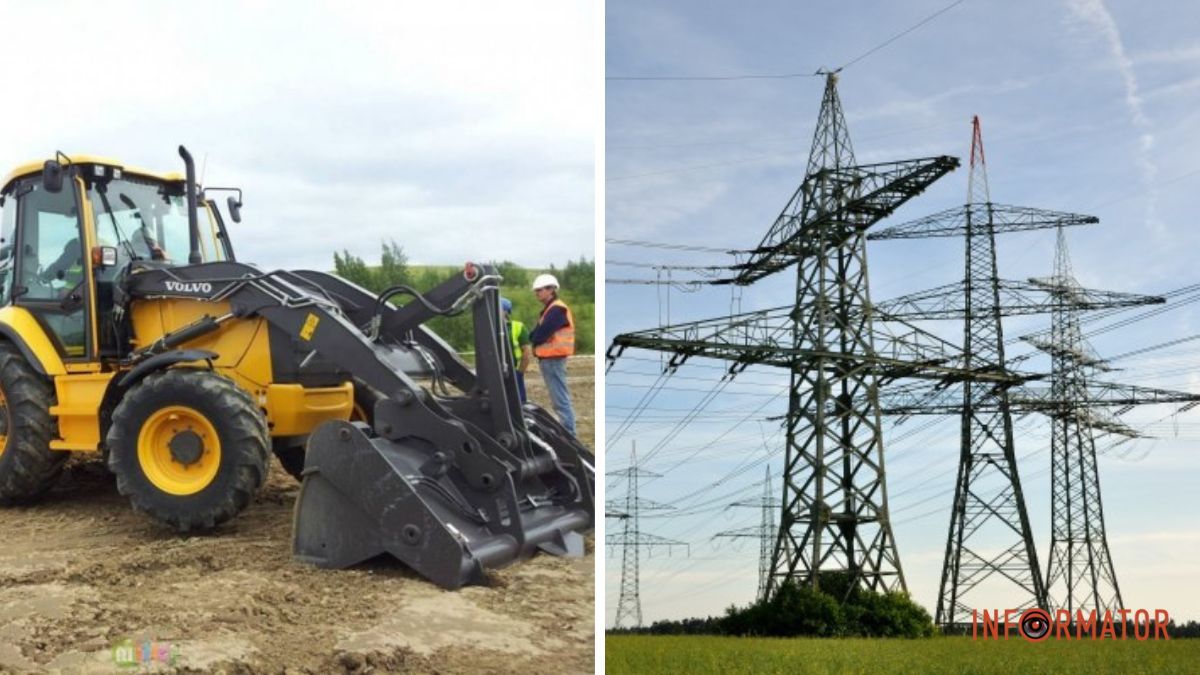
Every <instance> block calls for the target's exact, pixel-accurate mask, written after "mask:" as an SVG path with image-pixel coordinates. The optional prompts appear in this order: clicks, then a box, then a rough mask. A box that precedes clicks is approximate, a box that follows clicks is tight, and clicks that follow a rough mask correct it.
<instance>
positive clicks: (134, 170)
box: [0, 155, 184, 192]
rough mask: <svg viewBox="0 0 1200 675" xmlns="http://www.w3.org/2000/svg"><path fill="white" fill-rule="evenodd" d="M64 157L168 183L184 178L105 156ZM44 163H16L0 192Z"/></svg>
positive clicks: (32, 172)
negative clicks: (130, 164) (127, 164)
mask: <svg viewBox="0 0 1200 675" xmlns="http://www.w3.org/2000/svg"><path fill="white" fill-rule="evenodd" d="M66 157H67V159H68V160H69V161H70V162H71V164H100V165H102V166H111V167H113V168H116V169H120V170H121V171H122V172H123V173H131V174H136V175H138V176H144V177H146V178H152V179H156V180H161V181H165V182H168V183H176V182H180V183H181V182H183V180H184V177H183V174H181V173H179V172H178V171H170V172H167V173H162V172H159V171H150V170H148V169H141V168H138V167H136V166H126V165H125V164H124V163H122V162H119V161H117V160H115V159H109V158H107V157H97V156H95V155H67V156H66ZM45 163H46V160H44V159H41V160H35V161H32V162H26V163H25V164H20V165H18V166H17V168H15V169H13V170H12V171H11V172H9V174H8V175H7V176H5V177H4V182H3V183H0V192H3V191H5V190H7V189H8V186H9V185H10V184H12V182H13V181H14V180H17V179H18V178H24V177H26V176H31V175H34V174H39V173H41V172H42V167H43V166H44V165H45Z"/></svg>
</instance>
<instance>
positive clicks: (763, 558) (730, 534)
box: [713, 466, 779, 600]
mask: <svg viewBox="0 0 1200 675" xmlns="http://www.w3.org/2000/svg"><path fill="white" fill-rule="evenodd" d="M765 474H766V475H765V477H764V478H763V495H762V498H761V499H760V500H759V501H757V502H734V503H732V504H730V506H743V507H752V508H757V509H759V510H761V511H762V523H761V524H760V525H759V526H758V527H744V528H741V529H737V530H725V531H723V532H718V533H716V534H714V535H713V538H714V539H716V538H718V537H719V538H723V539H748V538H753V539H757V540H758V595H757V596H756V597H757V598H758V599H759V600H763V599H765V598H766V597H767V579H769V578H770V576H771V553H772V550H773V548H774V543H775V534H776V531H775V510H776V509H778V508H779V500H778V499H776V498H775V495H774V493H773V492H772V490H771V467H770V466H768V467H767V469H766V472H765Z"/></svg>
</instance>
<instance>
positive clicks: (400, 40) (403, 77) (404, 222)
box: [0, 1, 601, 268]
mask: <svg viewBox="0 0 1200 675" xmlns="http://www.w3.org/2000/svg"><path fill="white" fill-rule="evenodd" d="M592 14H593V12H592V10H591V8H590V7H589V6H588V4H587V3H584V2H565V3H564V2H549V1H547V2H538V3H533V4H532V5H530V4H524V5H522V6H521V7H520V8H514V7H513V6H510V5H497V4H494V3H484V2H465V1H464V2H454V3H433V4H430V3H424V4H417V5H411V4H410V5H401V4H395V5H392V4H368V3H344V4H341V5H336V6H335V5H326V4H319V3H289V4H274V3H257V4H250V5H244V4H237V3H210V4H206V5H204V6H203V7H201V6H198V5H197V6H182V5H153V4H150V5H147V4H145V3H130V4H116V5H106V6H104V7H101V6H98V5H95V4H94V3H83V2H78V3H69V4H66V5H63V4H61V3H56V4H55V5H53V6H51V5H38V4H28V3H26V4H13V3H6V4H5V5H4V6H3V7H2V8H0V23H3V24H4V25H6V26H10V27H12V26H21V30H9V31H6V36H5V40H4V41H3V43H0V56H3V57H4V60H5V62H7V63H22V64H27V65H25V66H22V67H20V68H14V69H12V71H11V72H10V74H9V77H8V78H6V79H7V82H6V84H7V85H8V87H7V90H8V91H9V92H10V93H11V94H12V95H13V99H11V100H14V101H15V100H17V99H19V100H20V101H21V103H20V104H19V105H8V106H5V108H4V111H3V112H0V121H3V122H4V123H5V127H6V128H8V129H10V130H13V132H14V133H9V134H5V135H4V137H3V138H0V157H4V158H6V159H5V160H3V161H4V162H6V163H8V164H16V163H19V162H23V161H26V160H28V159H31V158H36V157H44V156H48V155H49V153H51V152H53V151H54V150H56V149H61V150H64V151H67V152H79V153H88V154H100V155H108V156H113V157H117V158H121V159H123V160H124V161H126V162H128V163H130V164H136V165H140V166H147V167H150V168H162V169H167V170H171V169H175V168H176V167H177V166H178V163H179V160H178V157H177V156H176V155H175V146H176V145H178V144H179V143H185V144H187V145H188V146H189V148H190V149H191V150H192V152H193V154H194V155H195V156H196V157H197V160H198V161H199V160H202V159H205V160H206V162H207V167H206V171H205V179H206V181H207V182H209V183H212V184H220V185H229V184H234V185H239V186H241V187H243V188H244V189H245V190H246V197H245V202H246V208H245V211H244V214H245V217H246V221H247V222H246V223H243V224H242V225H240V226H235V227H234V232H233V237H234V240H235V245H236V247H237V249H238V253H239V257H240V258H243V259H245V260H250V261H254V262H258V263H260V264H261V265H262V266H264V267H268V268H270V267H300V266H305V267H318V268H328V267H331V266H332V254H331V251H332V250H333V249H335V248H343V247H345V248H348V249H350V250H351V251H353V252H355V253H357V254H359V255H363V256H364V257H366V258H367V259H368V260H373V259H375V258H376V257H377V255H378V250H379V243H380V239H381V238H394V239H395V240H396V241H397V242H398V243H400V244H401V245H402V246H404V248H405V250H406V252H407V253H408V254H409V256H410V258H411V259H413V260H414V261H422V262H438V263H456V262H461V261H462V260H465V259H467V258H470V259H482V260H487V259H511V260H515V261H518V262H522V263H525V264H529V265H545V264H548V263H550V262H557V263H559V264H561V263H562V262H564V261H565V260H567V259H570V258H577V257H579V256H580V255H588V256H590V255H592V253H593V247H594V224H593V211H594V209H593V204H594V177H593V145H594V143H593V137H594V131H595V129H594V124H595V121H596V115H597V112H596V102H597V100H598V98H597V93H598V91H597V89H598V87H599V83H598V82H597V81H596V78H595V69H594V67H593V63H594V51H595V41H596V40H600V39H601V36H600V35H599V30H598V27H597V26H594V25H593V24H594V22H593V21H592ZM48 45H50V46H48Z"/></svg>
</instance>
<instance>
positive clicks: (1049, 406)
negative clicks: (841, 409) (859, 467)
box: [869, 117, 1197, 626]
mask: <svg viewBox="0 0 1200 675" xmlns="http://www.w3.org/2000/svg"><path fill="white" fill-rule="evenodd" d="M968 183H969V186H968V203H967V204H966V206H964V207H962V208H956V209H951V210H948V211H944V212H941V213H937V214H934V215H931V216H927V217H925V218H921V219H918V220H916V221H912V222H910V223H905V224H903V225H898V226H895V227H891V228H887V229H885V230H881V231H877V232H873V233H872V234H871V235H870V237H869V238H870V239H911V238H923V237H947V236H963V237H965V239H966V246H965V252H966V266H965V270H966V271H965V277H964V280H963V281H962V282H961V283H957V284H950V285H949V286H943V287H938V288H934V289H931V290H927V291H922V292H919V293H915V294H912V295H909V296H905V297H901V298H896V299H893V300H889V301H886V302H883V303H880V304H879V305H877V306H876V312H877V313H878V314H879V315H880V316H881V317H882V318H884V319H904V320H922V319H962V320H963V321H964V331H963V354H964V358H965V360H966V362H967V363H968V365H969V369H971V370H972V371H975V372H985V371H990V372H994V373H1009V374H1011V375H1017V373H1015V372H1012V371H1010V370H1009V367H1008V364H1007V363H1006V361H1005V354H1004V344H1005V340H1004V332H1003V324H1002V321H1001V317H1003V316H1014V315H1022V314H1039V313H1049V314H1051V316H1052V317H1054V316H1059V315H1063V316H1065V315H1067V314H1069V315H1070V316H1073V317H1077V316H1078V313H1079V312H1082V311H1085V310H1099V309H1114V308H1127V307H1135V306H1140V305H1146V304H1157V303H1161V302H1164V300H1163V299H1162V298H1157V297H1152V296H1142V295H1134V294H1129V293H1116V292H1110V291H1097V290H1091V289H1085V288H1082V287H1080V286H1079V285H1078V284H1074V283H1073V280H1071V281H1072V283H1071V284H1070V285H1069V288H1068V287H1067V286H1066V285H1064V284H1063V283H1060V282H1059V280H1058V279H1051V280H1048V281H1047V280H1038V279H1030V280H1028V281H1010V280H1004V279H1001V278H999V274H998V270H997V263H996V250H995V235H996V234H998V233H1002V232H1021V231H1027V230H1035V229H1047V228H1051V227H1053V228H1056V229H1058V231H1059V233H1060V237H1061V234H1062V231H1063V228H1064V227H1066V226H1074V225H1086V224H1093V223H1096V222H1098V220H1097V219H1096V218H1095V217H1092V216H1083V215H1079V214H1071V213H1061V212H1054V211H1046V210H1043V209H1033V208H1029V207H1020V206H1008V205H1002V204H995V203H993V202H992V201H991V195H990V193H989V189H988V183H987V165H986V160H985V157H984V151H983V139H982V133H981V130H980V125H979V119H978V118H977V117H976V118H974V119H973V121H972V143H971V171H970V177H969V181H968ZM1061 323H1062V321H1061V320H1058V319H1056V320H1055V321H1054V325H1055V326H1059V325H1060V324H1061ZM1076 323H1077V319H1076ZM1026 339H1028V340H1029V341H1030V342H1031V343H1032V344H1034V345H1035V346H1037V347H1038V348H1039V349H1042V350H1044V351H1047V352H1049V353H1051V354H1052V355H1057V356H1059V357H1061V358H1067V356H1066V355H1067V354H1068V352H1064V350H1071V349H1073V348H1074V347H1073V346H1072V345H1071V344H1065V345H1064V344H1056V343H1055V342H1054V341H1053V340H1052V341H1051V342H1050V343H1046V342H1044V341H1043V340H1041V339H1040V338H1038V337H1036V336H1035V337H1033V338H1026ZM1069 353H1070V354H1076V353H1078V352H1069ZM1068 360H1069V359H1068ZM1076 365H1079V364H1078V363H1077V364H1076ZM1060 370H1061V368H1060ZM1019 379H1020V378H1019ZM1025 379H1028V378H1025ZM1060 379H1061V378H1060ZM1056 382H1057V380H1056ZM1089 385H1090V386H1083V383H1082V380H1079V382H1078V384H1077V385H1076V386H1064V385H1063V384H1062V383H1061V382H1060V383H1058V384H1055V385H1053V386H1051V387H1050V388H1049V389H1047V388H1042V389H1040V390H1039V389H1037V388H1034V387H1029V386H1027V385H1026V384H1021V383H1015V382H1009V383H1005V384H1003V385H1002V386H1000V387H996V386H993V385H990V384H987V383H983V382H979V381H977V380H975V379H974V378H966V379H964V381H963V384H962V388H963V392H962V396H961V399H960V401H959V402H957V403H954V402H950V401H948V400H947V396H946V394H947V392H946V390H945V389H941V388H939V389H936V390H933V391H930V390H928V389H926V390H921V389H916V388H908V389H907V390H905V389H899V388H897V389H892V390H891V391H888V392H886V393H885V395H883V396H881V399H882V408H883V410H884V413H885V414H899V415H912V414H945V413H955V414H958V415H959V416H960V419H961V429H962V438H961V449H960V460H959V471H958V479H957V483H956V488H955V499H954V503H953V509H952V514H951V521H950V530H949V533H948V535H947V542H946V555H945V560H944V563H943V567H942V581H941V587H940V592H939V596H938V607H937V621H938V623H939V624H942V625H944V626H953V625H956V624H959V625H961V624H963V623H964V622H965V621H966V620H967V619H968V617H969V616H970V612H971V609H972V604H971V603H968V602H966V601H965V600H964V599H965V598H966V596H967V595H968V594H969V593H971V592H972V591H975V590H977V589H979V587H981V585H983V584H984V582H989V581H990V582H991V583H990V584H989V586H991V587H993V588H994V587H996V586H997V585H1000V586H1004V587H1005V588H1007V590H1008V592H1010V593H1011V592H1012V591H1014V590H1015V591H1016V595H1014V596H1010V597H1011V598H1013V600H1010V602H1011V604H1009V605H1007V606H1009V607H1013V608H1025V607H1031V606H1034V605H1037V606H1042V607H1049V606H1050V605H1049V600H1050V598H1049V597H1048V591H1047V584H1046V583H1044V582H1043V580H1044V579H1046V578H1048V577H1043V576H1042V574H1041V570H1040V568H1039V566H1038V561H1037V554H1036V548H1035V546H1034V543H1033V536H1032V533H1031V528H1030V524H1029V518H1028V515H1027V512H1026V507H1025V500H1024V495H1023V493H1022V490H1021V485H1020V476H1019V474H1018V472H1017V466H1016V457H1015V448H1014V439H1013V432H1012V413H1013V412H1021V413H1028V412H1039V413H1043V414H1047V415H1049V416H1050V417H1051V418H1052V419H1067V420H1069V421H1070V423H1072V424H1074V425H1076V427H1077V428H1076V429H1075V430H1076V431H1077V432H1079V433H1080V434H1081V437H1082V434H1083V433H1084V430H1086V434H1087V437H1088V438H1090V437H1091V433H1092V430H1094V429H1100V430H1104V431H1107V432H1110V433H1126V434H1133V433H1135V432H1133V431H1132V430H1130V429H1128V427H1125V426H1124V425H1121V424H1120V423H1118V422H1114V421H1111V420H1106V419H1104V417H1103V415H1101V414H1099V413H1097V412H1094V411H1093V409H1096V408H1104V407H1108V406H1113V405H1120V406H1134V405H1140V404H1146V403H1170V402H1188V401H1192V400H1195V399H1196V398H1197V397H1196V395H1194V394H1188V393H1185V392H1176V391H1167V390H1158V389H1149V388H1146V387H1137V386H1130V385H1122V384H1115V383H1108V382H1097V381H1092V382H1090V383H1089ZM1056 461H1058V460H1056ZM1097 517H1100V516H1099V515H1097ZM996 542H1001V544H1000V548H999V551H998V552H996V551H995V550H994V549H991V547H994V546H995V545H996ZM1004 542H1007V544H1005V543H1004Z"/></svg>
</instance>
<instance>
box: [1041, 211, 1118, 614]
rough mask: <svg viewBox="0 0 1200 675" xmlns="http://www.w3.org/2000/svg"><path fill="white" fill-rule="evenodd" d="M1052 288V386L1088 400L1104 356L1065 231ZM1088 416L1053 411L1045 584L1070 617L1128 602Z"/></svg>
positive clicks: (1065, 397) (1061, 395) (1066, 396)
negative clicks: (1082, 309)
mask: <svg viewBox="0 0 1200 675" xmlns="http://www.w3.org/2000/svg"><path fill="white" fill-rule="evenodd" d="M1051 288H1052V289H1053V290H1052V291H1051V292H1052V294H1053V295H1054V297H1055V299H1056V300H1057V303H1056V305H1055V308H1054V312H1053V313H1052V314H1051V331H1050V336H1051V337H1050V345H1049V348H1048V349H1046V351H1048V352H1049V353H1050V356H1051V364H1052V366H1051V387H1052V388H1053V390H1054V392H1055V398H1056V399H1058V400H1060V401H1073V400H1084V399H1086V398H1087V397H1088V379H1089V371H1090V370H1093V369H1094V368H1095V366H1096V365H1098V363H1099V362H1098V359H1097V358H1096V357H1095V356H1093V355H1092V352H1091V349H1090V348H1089V347H1088V345H1087V343H1086V342H1085V341H1084V339H1083V334H1082V331H1081V330H1080V328H1079V312H1078V311H1077V310H1076V309H1075V307H1074V306H1073V297H1074V296H1075V294H1076V293H1077V289H1078V288H1079V284H1078V282H1076V280H1075V278H1074V276H1073V274H1072V271H1071V261H1070V258H1069V256H1068V253H1067V243H1066V236H1065V234H1064V232H1063V231H1062V230H1061V229H1060V230H1059V231H1058V246H1057V248H1056V249H1055V259H1054V277H1053V279H1052V280H1051ZM1089 422H1090V416H1089V414H1088V412H1087V411H1086V410H1083V409H1081V408H1079V407H1076V406H1064V408H1063V409H1062V410H1060V411H1057V412H1055V413H1053V414H1052V415H1051V424H1052V427H1053V429H1052V433H1051V464H1050V485H1051V502H1050V504H1051V505H1050V513H1051V535H1050V536H1051V538H1050V563H1049V566H1048V568H1047V571H1046V585H1047V588H1048V590H1049V591H1050V594H1051V599H1052V600H1054V601H1055V607H1061V608H1064V609H1066V610H1067V611H1069V612H1071V613H1072V616H1073V615H1074V612H1075V610H1076V609H1081V608H1094V609H1096V610H1097V611H1098V612H1103V611H1104V610H1106V609H1113V610H1116V609H1119V608H1121V607H1124V606H1125V605H1124V604H1123V603H1122V601H1121V588H1120V586H1118V585H1117V573H1116V571H1115V570H1114V569H1113V562H1112V556H1111V555H1110V554H1109V550H1108V538H1107V536H1106V535H1105V528H1104V507H1103V505H1102V503H1101V498H1100V472H1099V469H1098V467H1097V465H1096V440H1095V437H1094V435H1093V424H1090V423H1089Z"/></svg>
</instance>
